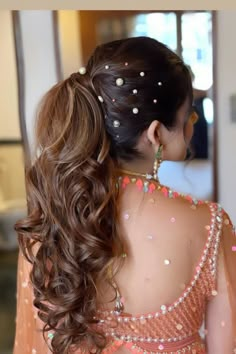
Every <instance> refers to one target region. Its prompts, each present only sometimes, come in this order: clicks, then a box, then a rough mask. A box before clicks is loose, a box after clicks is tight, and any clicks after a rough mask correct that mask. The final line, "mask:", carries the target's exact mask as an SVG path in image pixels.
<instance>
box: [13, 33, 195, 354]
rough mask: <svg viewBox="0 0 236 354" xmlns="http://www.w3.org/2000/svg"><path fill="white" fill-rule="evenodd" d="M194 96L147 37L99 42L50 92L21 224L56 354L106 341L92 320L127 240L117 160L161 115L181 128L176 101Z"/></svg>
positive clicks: (172, 58)
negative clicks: (120, 216)
mask: <svg viewBox="0 0 236 354" xmlns="http://www.w3.org/2000/svg"><path fill="white" fill-rule="evenodd" d="M191 96H192V88H191V79H190V76H189V72H188V70H187V68H186V67H185V66H184V64H183V62H182V61H181V60H180V59H179V58H178V56H177V55H175V54H174V53H173V52H171V51H170V50H169V49H168V48H167V47H165V46H164V45H163V44H161V43H159V42H157V41H155V40H153V39H150V38H145V37H140V38H130V39H124V40H119V41H115V42H112V43H108V44H104V45H101V46H99V47H98V48H97V49H96V50H95V52H94V54H93V56H92V57H91V59H90V60H89V62H88V65H87V67H86V70H83V71H82V70H80V71H79V72H78V73H74V74H72V75H71V76H70V77H69V78H68V79H66V80H65V81H63V82H60V83H58V84H57V85H55V86H54V87H53V88H52V89H51V90H50V91H49V92H48V93H47V94H46V96H45V97H44V99H43V101H42V103H41V106H40V110H39V113H38V118H37V129H36V136H37V149H38V151H39V154H38V156H37V157H36V158H35V160H34V162H33V163H32V166H30V167H29V169H28V171H27V193H28V203H29V215H28V217H27V218H26V219H25V220H21V221H20V222H18V223H17V224H16V230H17V231H18V234H19V243H20V247H21V249H22V251H23V253H24V254H25V256H27V257H28V259H30V261H31V262H32V264H33V268H32V272H31V281H32V284H33V287H34V294H35V301H34V304H35V306H36V307H37V308H38V309H39V316H40V318H41V319H42V320H43V321H44V322H45V332H46V331H48V330H52V331H53V332H54V338H53V339H52V342H51V347H52V351H53V352H54V353H60V354H64V353H68V352H69V348H71V346H74V347H78V346H81V343H83V342H84V340H85V339H86V341H87V342H88V343H90V344H91V345H94V344H95V345H96V346H97V348H103V346H104V345H105V337H104V338H103V336H102V335H100V334H98V333H97V332H96V331H94V329H93V328H92V326H91V324H92V323H94V319H93V318H94V315H95V313H96V305H97V296H98V294H97V284H98V283H99V281H100V280H101V279H103V280H107V281H108V282H109V280H108V279H107V269H108V266H109V264H110V263H111V262H112V261H113V260H114V259H115V257H118V256H119V255H120V254H121V253H122V251H123V247H124V240H122V238H121V236H120V234H119V227H118V226H119V225H118V223H117V209H116V198H117V193H118V191H117V188H116V180H115V178H114V171H115V167H116V163H117V160H118V159H127V160H130V159H134V158H136V157H140V154H139V153H138V151H137V150H136V144H137V141H138V138H139V136H140V135H141V134H142V132H143V131H144V130H145V129H147V127H148V126H149V125H150V123H151V122H152V121H153V120H154V119H158V120H159V121H160V122H162V123H163V124H164V125H165V126H166V127H167V128H170V129H171V128H174V126H175V124H176V112H177V110H178V108H179V107H180V106H181V104H182V103H183V102H184V101H185V99H186V98H187V97H189V99H190V100H191ZM35 243H36V244H37V251H35V249H34V245H35Z"/></svg>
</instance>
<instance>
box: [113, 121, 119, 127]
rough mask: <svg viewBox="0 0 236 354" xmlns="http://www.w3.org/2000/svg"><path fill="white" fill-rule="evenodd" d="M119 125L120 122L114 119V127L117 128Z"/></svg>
mask: <svg viewBox="0 0 236 354" xmlns="http://www.w3.org/2000/svg"><path fill="white" fill-rule="evenodd" d="M119 126H120V122H119V121H118V120H114V122H113V127H114V128H119Z"/></svg>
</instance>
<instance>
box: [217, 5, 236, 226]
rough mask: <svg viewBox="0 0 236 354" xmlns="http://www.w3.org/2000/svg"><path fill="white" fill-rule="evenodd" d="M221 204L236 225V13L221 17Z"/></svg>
mask: <svg viewBox="0 0 236 354" xmlns="http://www.w3.org/2000/svg"><path fill="white" fill-rule="evenodd" d="M217 27H218V28H217V32H218V33H217V37H218V42H217V87H218V102H217V105H218V107H217V108H218V177H219V201H220V203H221V204H222V206H223V207H224V208H225V209H226V211H227V212H228V213H229V214H230V216H231V217H232V219H233V222H234V223H236V123H232V122H231V116H230V101H229V100H230V95H231V94H236V40H235V33H236V11H219V12H218V13H217Z"/></svg>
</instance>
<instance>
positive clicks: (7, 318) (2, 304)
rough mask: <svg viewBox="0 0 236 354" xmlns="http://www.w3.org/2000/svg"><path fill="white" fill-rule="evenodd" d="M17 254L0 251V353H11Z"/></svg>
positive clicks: (15, 252)
mask: <svg viewBox="0 0 236 354" xmlns="http://www.w3.org/2000/svg"><path fill="white" fill-rule="evenodd" d="M17 254H18V253H17V251H0V354H12V347H13V341H14V331H15V308H16V269H17Z"/></svg>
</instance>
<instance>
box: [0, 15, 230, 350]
mask: <svg viewBox="0 0 236 354" xmlns="http://www.w3.org/2000/svg"><path fill="white" fill-rule="evenodd" d="M235 27H236V11H230V12H227V11H219V12H211V11H161V12H160V11H152V12H151V11H148V12H147V11H75V10H71V11H39V10H37V11H28V10H27V11H13V12H12V11H0V53H1V54H0V77H1V82H2V85H0V354H10V353H12V345H13V340H14V326H15V323H14V320H15V304H16V297H15V295H16V268H17V254H18V246H17V237H16V234H15V232H14V230H13V225H14V223H15V222H16V220H18V219H19V218H21V217H23V216H24V215H26V192H25V184H24V161H25V160H27V159H29V158H30V156H32V155H33V154H34V117H35V110H36V107H37V103H38V101H39V100H40V98H41V97H42V95H43V94H44V93H45V91H47V90H48V89H49V88H50V87H51V86H52V85H53V84H55V83H56V82H57V81H58V80H61V79H63V78H65V77H67V76H69V75H70V74H71V73H72V72H76V71H78V69H79V67H81V66H85V65H86V62H87V59H88V58H89V56H90V54H91V53H92V51H93V49H94V47H95V46H96V45H97V44H100V43H103V42H107V41H110V40H114V39H119V38H124V37H132V36H150V37H152V38H155V39H158V40H160V41H161V42H163V43H165V44H166V45H167V46H169V47H170V48H171V49H172V50H174V51H175V52H176V53H177V54H179V55H180V56H181V57H182V58H183V59H184V61H185V62H186V64H188V65H189V68H190V70H191V72H192V80H193V86H194V101H195V105H196V109H197V110H198V113H199V116H200V119H199V122H198V123H197V126H196V129H195V134H194V137H193V140H192V146H191V148H192V151H193V154H194V158H193V159H192V160H191V161H190V162H187V163H186V162H184V163H182V162H180V163H171V162H164V163H163V164H162V166H161V169H160V179H161V182H162V183H165V184H168V185H170V186H171V187H173V188H175V189H177V190H179V191H182V192H185V193H190V194H192V195H194V196H196V197H197V198H202V199H208V200H214V201H218V202H220V203H222V204H223V206H224V208H225V209H226V210H227V212H229V214H230V215H231V217H232V219H233V221H234V222H236V210H235V197H236V192H235V180H236V159H235V156H234V154H235V151H236V124H235V122H236V69H235V62H236V44H233V43H235V41H234V39H233V33H234V29H235ZM140 50H142V49H141V48H140ZM173 177H174V178H173Z"/></svg>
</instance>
